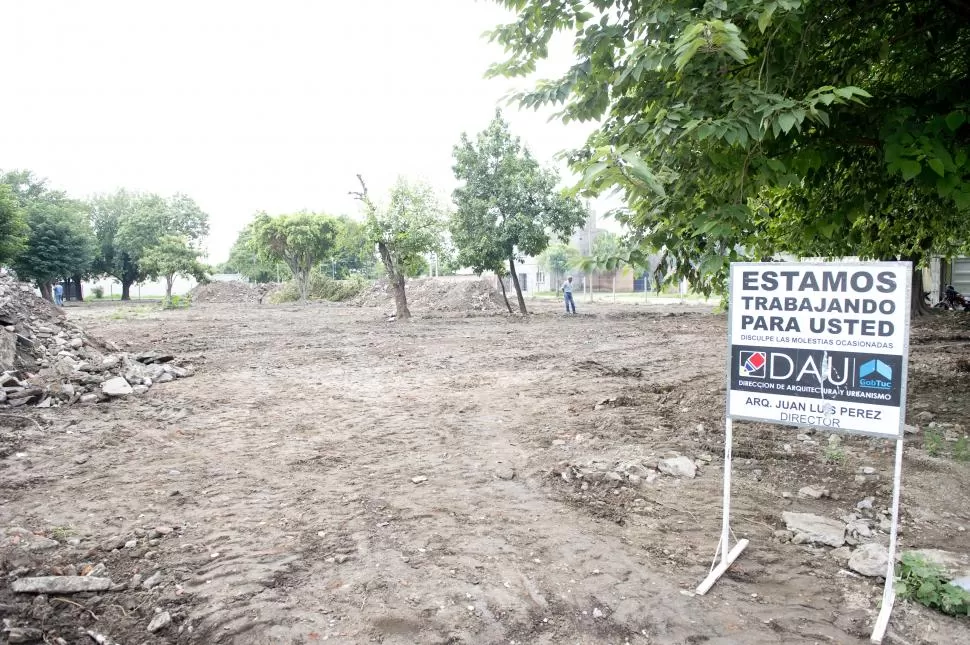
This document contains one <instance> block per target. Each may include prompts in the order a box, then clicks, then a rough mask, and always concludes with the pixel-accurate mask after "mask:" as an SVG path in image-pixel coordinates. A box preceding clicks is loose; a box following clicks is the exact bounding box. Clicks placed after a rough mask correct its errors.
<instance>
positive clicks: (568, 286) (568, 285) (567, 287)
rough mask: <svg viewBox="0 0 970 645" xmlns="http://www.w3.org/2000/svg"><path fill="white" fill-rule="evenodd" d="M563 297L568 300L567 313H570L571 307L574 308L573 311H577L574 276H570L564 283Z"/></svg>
mask: <svg viewBox="0 0 970 645" xmlns="http://www.w3.org/2000/svg"><path fill="white" fill-rule="evenodd" d="M562 297H563V300H565V302H566V313H567V314H568V313H569V308H570V307H572V308H573V313H576V302H575V301H574V300H573V277H572V276H569V277H568V278H566V281H565V282H563V283H562Z"/></svg>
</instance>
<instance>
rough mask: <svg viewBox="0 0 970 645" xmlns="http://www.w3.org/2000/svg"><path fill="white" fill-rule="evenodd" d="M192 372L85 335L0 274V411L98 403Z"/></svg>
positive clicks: (163, 356)
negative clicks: (29, 407)
mask: <svg viewBox="0 0 970 645" xmlns="http://www.w3.org/2000/svg"><path fill="white" fill-rule="evenodd" d="M194 371H195V370H194V368H193V367H192V366H191V365H188V364H183V363H182V362H181V361H179V360H177V359H176V357H175V356H174V355H172V354H169V353H165V352H159V351H143V352H138V353H128V352H125V351H122V349H121V348H120V347H118V346H117V345H115V344H114V343H111V342H108V341H104V340H102V339H99V338H97V337H94V336H91V335H89V334H87V333H85V331H84V330H83V329H82V328H81V327H80V326H78V325H77V324H76V323H74V322H73V321H70V320H67V319H66V318H65V316H64V311H63V310H62V309H60V308H58V307H55V306H54V305H52V304H50V303H49V302H47V301H46V300H44V299H43V298H41V297H39V296H37V295H36V294H35V291H34V288H33V287H32V286H31V285H28V284H25V283H21V282H17V281H16V280H14V279H13V278H12V276H10V275H8V274H6V272H4V271H2V270H0V408H17V407H22V406H36V407H45V408H47V407H50V408H53V407H59V406H64V405H73V404H76V403H88V404H90V403H99V402H102V401H108V400H110V399H112V398H118V397H125V396H129V395H131V394H133V393H135V394H144V393H145V392H147V391H148V388H150V387H151V386H152V385H153V384H155V383H164V382H167V381H172V380H175V379H177V378H185V377H187V376H192V374H193V373H194Z"/></svg>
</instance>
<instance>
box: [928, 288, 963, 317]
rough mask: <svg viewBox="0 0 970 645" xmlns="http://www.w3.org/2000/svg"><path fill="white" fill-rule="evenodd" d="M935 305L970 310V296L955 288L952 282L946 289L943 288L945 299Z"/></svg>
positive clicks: (943, 307) (942, 307)
mask: <svg viewBox="0 0 970 645" xmlns="http://www.w3.org/2000/svg"><path fill="white" fill-rule="evenodd" d="M933 307H934V308H936V309H949V310H961V309H962V310H963V311H970V298H968V297H966V296H964V295H963V294H962V293H960V292H959V291H957V290H956V289H954V288H953V285H952V284H948V285H946V289H944V290H943V299H942V300H940V301H939V302H938V303H936V304H935V305H933Z"/></svg>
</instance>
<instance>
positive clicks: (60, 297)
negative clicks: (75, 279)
mask: <svg viewBox="0 0 970 645" xmlns="http://www.w3.org/2000/svg"><path fill="white" fill-rule="evenodd" d="M54 304H55V305H57V306H58V307H63V306H64V287H63V286H62V285H61V284H60V283H58V284H55V285H54Z"/></svg>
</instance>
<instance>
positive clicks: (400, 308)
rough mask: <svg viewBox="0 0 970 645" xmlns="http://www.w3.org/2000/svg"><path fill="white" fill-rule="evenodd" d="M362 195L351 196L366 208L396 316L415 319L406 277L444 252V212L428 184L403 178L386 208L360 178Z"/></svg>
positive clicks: (370, 237) (358, 193)
mask: <svg viewBox="0 0 970 645" xmlns="http://www.w3.org/2000/svg"><path fill="white" fill-rule="evenodd" d="M357 180H358V181H359V182H360V191H355V192H352V193H351V194H352V195H353V196H354V197H356V198H357V199H359V200H360V201H361V203H363V205H364V213H365V216H366V220H365V221H366V230H367V235H368V239H369V240H370V243H371V244H372V245H374V246H376V247H377V253H378V255H379V257H380V258H381V263H382V264H383V266H384V271H385V272H386V273H387V279H388V280H389V281H390V283H391V287H392V288H393V289H394V312H395V317H396V318H397V319H398V320H406V319H408V318H410V317H411V310H410V309H408V300H407V294H406V292H405V277H406V276H407V275H409V269H411V270H413V269H414V267H415V266H416V265H417V263H419V259H420V260H424V256H425V255H426V254H428V253H433V252H435V251H437V250H439V249H440V248H441V245H442V232H443V229H444V213H445V211H444V208H443V207H442V206H441V204H439V202H438V199H437V197H435V194H434V190H432V188H431V187H430V186H428V185H426V184H423V183H419V182H413V183H412V182H408V181H407V180H405V179H403V178H399V179H398V180H397V183H395V184H394V187H393V188H392V189H391V194H390V199H389V200H388V203H387V204H386V205H381V204H377V203H375V202H374V201H373V200H372V199H371V197H370V195H369V194H368V192H367V184H365V183H364V178H363V177H362V176H361V175H357Z"/></svg>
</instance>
